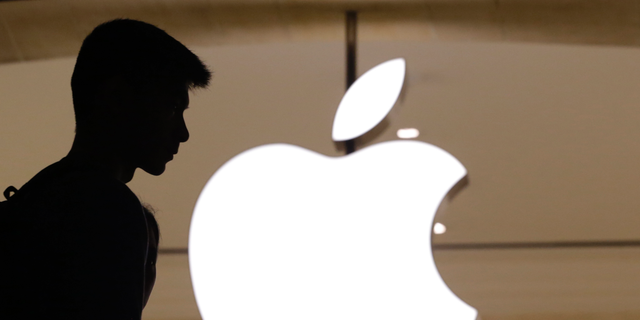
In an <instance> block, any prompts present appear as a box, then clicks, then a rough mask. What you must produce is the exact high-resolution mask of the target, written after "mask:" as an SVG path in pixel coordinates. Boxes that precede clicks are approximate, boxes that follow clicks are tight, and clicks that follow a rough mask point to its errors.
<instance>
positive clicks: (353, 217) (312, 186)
mask: <svg viewBox="0 0 640 320" xmlns="http://www.w3.org/2000/svg"><path fill="white" fill-rule="evenodd" d="M404 75H405V61H404V59H394V60H390V61H387V62H384V63H382V64H380V65H378V66H376V67H374V68H373V69H371V70H369V71H368V72H367V73H365V74H364V75H362V76H361V77H360V78H359V79H358V80H357V81H356V82H355V83H354V84H353V85H352V86H351V87H350V88H349V90H348V91H347V93H346V94H345V96H344V97H343V100H342V102H341V103H340V106H339V108H338V111H337V112H336V119H335V121H334V128H333V139H334V140H335V141H344V140H349V139H353V138H355V137H358V136H360V135H362V134H364V133H366V132H367V131H369V130H371V128H373V127H374V126H375V125H376V124H377V123H378V122H380V121H381V120H382V119H383V118H384V117H385V116H386V115H387V114H388V112H389V111H390V110H391V108H392V107H393V105H394V104H395V102H396V100H397V99H398V95H399V94H400V91H401V89H402V84H403V81H404ZM466 174H467V171H466V169H465V168H464V166H463V165H462V164H461V163H460V162H459V161H458V160H457V159H456V158H454V157H453V156H452V155H451V154H449V153H447V152H446V151H444V150H442V149H440V148H438V147H436V146H433V145H431V144H428V143H424V142H420V141H403V140H399V141H388V142H384V143H379V144H375V145H372V146H369V147H367V148H364V149H362V150H359V151H357V152H354V153H352V154H350V155H347V156H343V157H328V156H324V155H321V154H318V153H316V152H313V151H310V150H307V149H304V148H301V147H298V146H293V145H287V144H269V145H263V146H259V147H256V148H253V149H250V150H247V151H245V152H242V153H241V154H239V155H237V156H235V157H234V158H233V159H231V160H229V161H228V162H227V163H225V164H224V165H223V166H222V167H221V168H220V169H219V170H218V171H217V172H216V173H215V174H214V175H213V176H212V177H211V179H210V180H209V182H208V183H207V184H206V186H205V187H204V189H203V190H202V193H201V194H200V197H199V198H198V201H197V203H196V206H195V210H194V213H193V217H192V220H191V229H190V232H189V265H190V271H191V279H192V282H193V288H194V292H195V297H196V301H197V304H198V308H199V310H200V313H201V315H202V318H203V319H205V320H230V319H234V320H235V319H239V320H258V319H261V320H262V319H269V320H271V319H273V320H276V319H277V320H294V319H295V320H302V319H322V320H328V319H331V320H338V319H345V320H347V319H349V320H354V319H367V320H372V319H385V320H387V319H399V320H400V319H401V320H408V319H416V320H417V319H420V320H424V319H434V320H442V319H447V320H449V319H450V320H453V319H456V320H473V319H476V317H477V311H476V310H475V309H474V308H473V307H471V306H469V305H468V304H466V303H465V302H463V301H462V300H461V299H459V298H458V297H457V296H456V295H455V294H454V293H453V292H451V290H450V289H449V288H448V287H447V285H446V284H445V282H444V281H443V280H442V278H441V277H440V275H439V273H438V270H437V268H436V265H435V263H434V261H433V256H432V252H431V230H432V225H433V219H434V216H435V214H436V211H437V209H438V207H439V206H440V203H441V202H442V200H443V199H444V198H445V196H446V195H447V193H448V192H449V190H450V189H451V188H452V187H453V186H454V185H456V183H458V181H460V180H461V179H462V178H464V177H465V176H466Z"/></svg>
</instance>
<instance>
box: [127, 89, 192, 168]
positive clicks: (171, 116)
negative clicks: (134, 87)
mask: <svg viewBox="0 0 640 320" xmlns="http://www.w3.org/2000/svg"><path fill="white" fill-rule="evenodd" d="M141 104H142V105H139V106H136V109H138V110H139V112H140V114H139V118H138V121H136V123H133V128H132V131H131V132H132V135H131V137H130V138H131V141H132V143H133V144H132V145H131V147H132V148H133V149H132V150H131V152H132V153H133V155H132V156H133V158H134V159H132V160H133V161H135V163H134V164H135V166H136V167H138V168H141V169H142V170H144V171H146V172H147V173H149V174H152V175H156V176H157V175H160V174H162V173H163V172H164V170H165V167H166V164H167V162H169V161H171V160H173V156H174V155H175V154H177V153H178V149H179V146H180V143H182V142H186V141H187V140H188V139H189V131H188V129H187V126H186V123H185V121H184V111H185V109H187V107H188V105H189V92H188V88H187V86H186V85H172V86H168V85H163V86H158V87H156V88H154V89H153V90H152V91H151V92H150V94H149V95H148V96H146V97H144V98H143V99H142V101H141Z"/></svg>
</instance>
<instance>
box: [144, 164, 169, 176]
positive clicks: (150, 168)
mask: <svg viewBox="0 0 640 320" xmlns="http://www.w3.org/2000/svg"><path fill="white" fill-rule="evenodd" d="M166 168H167V164H166V163H162V164H154V165H147V166H142V167H140V169H142V170H144V172H146V173H148V174H150V175H152V176H159V175H161V174H163V173H164V171H165V170H166Z"/></svg>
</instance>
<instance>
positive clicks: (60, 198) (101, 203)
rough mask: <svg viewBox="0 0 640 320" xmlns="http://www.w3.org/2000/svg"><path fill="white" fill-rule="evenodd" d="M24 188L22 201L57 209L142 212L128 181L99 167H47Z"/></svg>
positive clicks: (55, 165) (59, 164) (58, 164)
mask: <svg viewBox="0 0 640 320" xmlns="http://www.w3.org/2000/svg"><path fill="white" fill-rule="evenodd" d="M23 188H24V189H25V190H24V194H23V195H21V199H20V200H21V201H24V202H25V203H28V204H29V205H35V206H37V207H41V208H49V209H51V210H54V211H67V212H68V211H77V210H91V211H97V212H107V211H108V212H110V214H117V213H119V212H120V213H123V212H127V211H135V212H141V205H140V201H139V200H138V198H137V197H136V195H135V194H134V193H133V192H132V191H131V189H129V187H128V186H127V185H126V184H124V183H122V182H120V181H118V180H116V179H114V178H111V177H109V176H107V175H105V174H103V173H101V172H98V171H95V170H86V169H82V168H73V167H66V166H65V165H64V164H61V163H55V164H53V165H51V166H49V167H47V168H45V169H44V170H42V171H41V172H40V173H38V174H37V175H36V176H35V177H34V178H33V179H32V180H31V181H29V182H28V183H27V184H25V186H24V187H23ZM21 191H23V190H21ZM19 192H20V191H19Z"/></svg>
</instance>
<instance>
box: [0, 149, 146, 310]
mask: <svg viewBox="0 0 640 320" xmlns="http://www.w3.org/2000/svg"><path fill="white" fill-rule="evenodd" d="M16 196H18V199H17V200H18V201H17V202H19V207H20V212H19V213H20V214H19V215H18V216H17V217H16V218H15V219H13V220H12V221H11V226H6V227H8V228H10V230H11V232H9V235H10V238H11V239H9V241H10V243H5V244H3V245H2V248H3V249H5V248H8V249H6V250H7V251H8V254H6V255H4V260H5V261H4V262H3V263H4V264H5V267H6V271H8V274H7V275H8V277H9V278H8V279H3V280H4V281H3V282H5V283H4V284H5V286H3V289H0V290H3V292H2V293H3V295H6V297H4V299H3V300H2V301H1V302H0V318H2V319H5V318H11V319H140V317H141V314H142V309H143V307H144V303H145V302H144V301H145V299H144V296H145V292H144V291H145V268H146V258H147V251H148V246H149V243H148V232H147V222H146V219H145V214H144V212H143V210H142V207H141V204H140V201H139V200H138V198H137V197H136V196H135V195H134V194H133V192H131V190H130V189H129V188H128V187H127V186H126V185H125V184H124V183H122V182H120V181H117V180H116V179H113V178H111V177H108V176H106V175H103V174H101V173H100V172H99V171H97V170H94V169H92V168H88V167H81V166H77V165H74V164H72V163H71V162H70V161H68V160H67V159H63V160H61V161H60V162H57V163H55V164H53V165H51V166H49V167H47V168H45V169H44V170H43V171H41V172H40V173H39V174H38V175H37V176H36V177H35V178H34V179H32V180H31V181H30V182H28V183H27V184H26V185H25V186H23V188H22V189H21V190H20V191H19V192H18V193H17V194H16ZM5 230H6V229H5ZM5 238H6V237H3V239H5ZM5 274H6V273H5ZM2 276H3V277H4V276H5V275H2ZM3 314H4V315H9V316H10V317H4V316H2V315H3Z"/></svg>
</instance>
